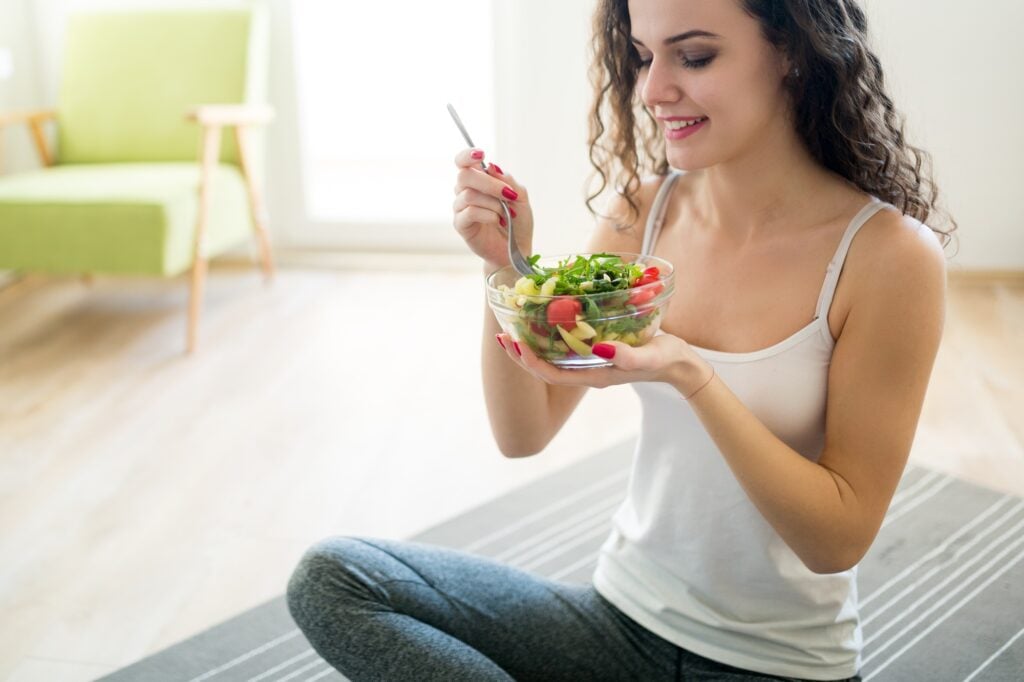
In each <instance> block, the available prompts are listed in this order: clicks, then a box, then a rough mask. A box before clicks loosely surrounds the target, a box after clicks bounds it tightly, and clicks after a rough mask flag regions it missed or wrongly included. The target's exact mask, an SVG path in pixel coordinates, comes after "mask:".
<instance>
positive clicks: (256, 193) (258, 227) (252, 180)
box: [235, 125, 274, 282]
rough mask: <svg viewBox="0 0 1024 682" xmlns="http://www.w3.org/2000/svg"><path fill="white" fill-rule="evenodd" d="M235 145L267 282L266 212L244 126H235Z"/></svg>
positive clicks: (270, 271)
mask: <svg viewBox="0 0 1024 682" xmlns="http://www.w3.org/2000/svg"><path fill="white" fill-rule="evenodd" d="M235 144H236V145H237V147H238V161H239V165H240V166H241V168H242V177H243V178H245V188H246V191H247V194H248V195H249V209H250V211H251V212H252V222H253V228H254V229H255V231H256V239H257V240H258V242H259V245H260V256H261V260H262V261H263V276H264V277H265V278H266V280H267V281H268V282H269V281H270V280H271V279H272V278H273V277H274V261H273V258H272V256H271V253H270V235H269V232H268V231H267V210H266V207H265V206H264V204H263V195H262V192H260V188H259V184H258V183H257V182H256V175H255V173H254V172H253V168H252V155H251V148H250V146H249V130H248V128H246V127H245V126H242V125H239V126H235Z"/></svg>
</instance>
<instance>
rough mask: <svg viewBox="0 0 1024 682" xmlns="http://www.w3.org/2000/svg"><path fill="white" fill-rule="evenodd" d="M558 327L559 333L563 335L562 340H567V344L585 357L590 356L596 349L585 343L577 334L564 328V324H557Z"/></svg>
mask: <svg viewBox="0 0 1024 682" xmlns="http://www.w3.org/2000/svg"><path fill="white" fill-rule="evenodd" d="M556 329H558V333H559V334H560V335H561V336H562V340H563V341H565V345H567V346H569V348H571V349H573V351H575V352H576V353H577V354H578V355H581V356H583V357H589V356H590V355H591V354H593V352H594V351H593V350H591V349H590V346H588V345H587V344H585V343H583V342H582V341H580V340H579V339H577V338H576V337H575V336H573V335H572V334H570V333H569V332H567V331H565V330H564V329H562V325H557V326H556Z"/></svg>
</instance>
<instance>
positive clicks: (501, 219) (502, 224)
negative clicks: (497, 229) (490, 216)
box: [498, 216, 508, 227]
mask: <svg viewBox="0 0 1024 682" xmlns="http://www.w3.org/2000/svg"><path fill="white" fill-rule="evenodd" d="M498 224H500V225H501V226H502V227H508V223H507V222H505V218H503V217H502V216H498Z"/></svg>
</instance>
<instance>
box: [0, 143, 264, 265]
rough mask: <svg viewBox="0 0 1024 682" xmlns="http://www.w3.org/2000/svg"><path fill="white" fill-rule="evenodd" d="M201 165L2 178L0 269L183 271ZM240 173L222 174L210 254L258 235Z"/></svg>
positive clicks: (101, 167)
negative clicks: (255, 232) (254, 231)
mask: <svg viewBox="0 0 1024 682" xmlns="http://www.w3.org/2000/svg"><path fill="white" fill-rule="evenodd" d="M198 187H199V165H198V164H197V163H195V162H191V163H128V164H124V163H121V164H82V165H66V166H55V167H52V168H46V169H43V170H39V171H34V172H31V173H23V174H18V175H13V176H0V269H13V270H36V271H47V272H54V273H81V272H103V273H123V274H153V275H176V274H178V273H180V272H183V271H184V270H186V269H187V268H188V267H189V266H190V265H191V264H192V249H193V239H194V235H195V229H196V219H197V213H198V201H199V197H198V189H197V188H198ZM250 220H251V219H250V214H249V207H248V203H247V197H246V192H245V185H244V182H243V180H242V176H241V174H240V172H239V170H238V168H237V167H236V166H234V165H230V164H221V165H220V166H219V167H218V168H217V172H216V173H215V177H214V181H213V186H212V192H211V204H210V222H209V224H208V228H207V233H206V240H205V241H206V248H205V249H204V253H205V254H206V255H207V256H214V255H217V254H218V253H222V252H224V251H225V250H227V249H229V248H231V247H232V246H235V245H236V244H238V243H240V242H242V241H245V240H247V239H249V238H250V236H251V234H252V223H251V222H250Z"/></svg>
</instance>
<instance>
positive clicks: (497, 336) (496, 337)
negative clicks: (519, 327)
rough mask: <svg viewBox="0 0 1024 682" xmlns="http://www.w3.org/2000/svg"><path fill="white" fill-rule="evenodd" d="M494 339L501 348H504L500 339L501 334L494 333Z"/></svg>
mask: <svg viewBox="0 0 1024 682" xmlns="http://www.w3.org/2000/svg"><path fill="white" fill-rule="evenodd" d="M494 340H495V341H497V342H498V345H499V346H501V349H502V350H505V342H504V341H502V340H501V334H495V335H494Z"/></svg>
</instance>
